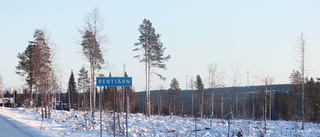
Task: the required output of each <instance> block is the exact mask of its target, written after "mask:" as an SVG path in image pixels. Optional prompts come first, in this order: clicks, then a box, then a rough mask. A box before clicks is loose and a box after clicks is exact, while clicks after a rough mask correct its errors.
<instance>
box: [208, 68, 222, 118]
mask: <svg viewBox="0 0 320 137" xmlns="http://www.w3.org/2000/svg"><path fill="white" fill-rule="evenodd" d="M208 71H209V88H210V89H211V118H213V115H214V114H213V113H214V94H215V89H216V88H218V87H221V86H223V82H222V79H223V76H222V75H223V72H219V71H218V65H217V64H214V63H210V64H208Z"/></svg>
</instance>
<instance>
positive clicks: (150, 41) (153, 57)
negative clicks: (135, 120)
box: [133, 19, 170, 116]
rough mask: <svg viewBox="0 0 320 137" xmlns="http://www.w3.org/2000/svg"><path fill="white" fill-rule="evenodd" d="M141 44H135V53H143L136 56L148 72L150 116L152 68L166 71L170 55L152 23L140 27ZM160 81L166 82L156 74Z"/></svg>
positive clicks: (146, 21) (148, 110)
mask: <svg viewBox="0 0 320 137" xmlns="http://www.w3.org/2000/svg"><path fill="white" fill-rule="evenodd" d="M139 32H140V34H141V35H140V36H139V39H138V40H139V42H138V43H135V44H134V45H135V46H138V47H137V48H135V49H134V50H133V51H142V52H141V54H139V55H136V56H135V58H138V59H139V60H140V62H144V63H145V67H146V68H145V71H146V101H147V102H146V104H147V108H146V109H147V115H148V116H150V87H151V86H150V77H151V67H155V68H161V69H164V70H166V68H167V65H166V64H165V62H166V61H168V60H169V59H170V55H167V56H165V55H164V50H165V49H166V48H164V47H163V44H162V42H161V41H160V36H161V35H160V34H157V33H156V31H155V29H154V28H153V26H152V23H151V22H150V21H149V20H147V19H144V20H143V23H142V24H141V25H140V27H139ZM154 74H156V75H157V76H159V77H160V79H162V80H165V77H163V76H162V75H161V74H159V73H155V72H154Z"/></svg>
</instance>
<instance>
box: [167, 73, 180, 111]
mask: <svg viewBox="0 0 320 137" xmlns="http://www.w3.org/2000/svg"><path fill="white" fill-rule="evenodd" d="M180 95H181V89H180V88H179V82H178V80H177V79H176V78H173V79H172V80H171V84H170V89H169V98H170V102H171V105H172V106H173V114H174V115H177V114H176V106H177V105H179V104H180Z"/></svg>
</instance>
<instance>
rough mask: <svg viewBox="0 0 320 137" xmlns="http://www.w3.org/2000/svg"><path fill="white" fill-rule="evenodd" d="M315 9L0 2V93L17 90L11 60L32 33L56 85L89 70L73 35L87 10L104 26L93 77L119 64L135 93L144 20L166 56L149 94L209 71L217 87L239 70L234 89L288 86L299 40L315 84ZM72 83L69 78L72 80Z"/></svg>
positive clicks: (276, 4) (140, 79)
mask: <svg viewBox="0 0 320 137" xmlns="http://www.w3.org/2000/svg"><path fill="white" fill-rule="evenodd" d="M319 6H320V1H316V0H314V1H308V0H307V1H298V0H283V1H252V0H244V1H182V0H181V1H111V2H110V1H84V0H80V1H78V0H77V1H76V0H70V1H49V2H48V1H32V0H31V1H3V2H2V3H1V5H0V17H1V22H0V28H1V33H0V38H1V40H0V47H1V50H0V62H1V67H0V74H1V75H2V78H3V81H4V87H3V88H14V87H15V88H20V87H21V86H22V85H24V83H25V82H24V81H23V79H22V78H21V77H19V76H18V75H17V74H15V66H16V65H17V64H18V59H17V57H16V56H17V54H18V52H20V53H21V52H23V51H24V50H25V49H26V47H27V45H28V41H30V40H32V39H33V38H32V37H33V32H34V30H35V29H38V28H39V29H45V30H46V32H48V33H49V35H50V39H51V41H52V43H54V49H55V52H56V62H55V63H56V66H57V68H59V69H60V74H61V75H62V76H61V80H62V84H63V85H64V88H65V89H66V84H67V81H68V79H69V76H70V72H71V70H73V71H74V72H75V73H78V72H79V70H80V68H81V67H82V66H83V65H84V66H85V67H86V68H87V69H89V67H88V66H89V63H88V62H87V61H86V60H85V59H84V57H83V56H82V54H81V46H80V45H79V44H78V42H79V41H80V39H81V36H80V34H79V33H78V29H79V28H81V27H82V26H83V25H84V18H85V17H86V15H87V14H88V13H90V12H91V11H92V10H93V9H94V8H99V10H100V13H101V17H102V19H103V21H104V29H103V34H104V35H106V36H107V37H108V42H107V43H105V44H103V48H104V50H105V52H104V53H105V55H104V57H105V60H106V61H108V62H109V64H110V65H109V66H108V67H106V68H105V69H103V70H102V71H101V73H104V74H105V75H108V73H109V72H111V73H112V75H113V76H122V75H123V64H125V65H126V71H127V72H128V75H129V76H131V77H133V86H134V88H135V89H136V90H137V91H141V90H144V89H145V73H144V64H142V63H139V61H138V60H137V59H134V58H133V57H134V56H135V55H136V53H134V52H132V50H133V49H134V46H133V45H134V43H136V42H138V37H139V35H140V34H139V32H138V27H139V25H140V24H141V23H142V21H143V19H145V18H146V19H149V20H150V21H151V22H152V23H153V26H154V28H155V29H156V31H157V33H159V34H161V35H162V36H161V41H162V42H163V44H164V46H165V47H166V48H167V49H166V51H165V53H166V54H170V55H171V57H172V58H171V59H170V60H169V62H168V63H167V65H168V70H166V71H163V70H158V69H157V70H156V71H157V72H159V73H161V74H163V75H164V76H166V77H167V80H166V81H161V80H158V79H157V78H156V77H154V78H152V89H158V88H159V86H160V85H162V86H163V87H164V88H169V85H170V82H171V80H172V78H177V80H178V81H179V82H180V87H181V88H182V89H185V87H186V83H185V81H186V75H188V78H190V77H195V76H196V75H198V74H199V75H200V76H201V77H202V79H203V81H204V82H205V86H206V87H208V86H207V82H208V70H207V66H208V64H209V63H216V64H217V65H218V69H219V70H220V71H225V76H224V77H225V78H224V84H225V85H226V86H230V85H232V84H231V83H232V80H231V79H229V77H228V75H229V76H232V73H231V69H230V65H233V66H236V65H239V66H240V69H239V72H240V75H241V78H240V80H239V81H240V83H241V85H247V73H246V72H247V70H248V69H249V71H250V85H259V84H263V83H262V82H261V81H259V80H257V79H256V78H255V77H257V76H259V77H261V78H262V77H266V76H270V77H273V78H274V83H275V84H284V83H289V79H288V77H289V75H290V73H291V72H292V70H293V69H298V66H299V64H298V63H297V61H296V60H297V58H296V55H297V54H298V53H297V52H296V50H295V49H296V46H297V44H296V41H297V37H298V36H299V35H300V33H301V32H303V33H304V36H305V38H306V41H307V46H308V47H307V53H306V54H307V72H306V73H307V76H313V77H320V76H319V75H320V74H319V69H320V64H319V61H318V59H319V58H320V54H318V52H319V51H320V39H319V36H320V25H319V24H320V17H319V13H320V9H319ZM75 76H76V78H77V75H75Z"/></svg>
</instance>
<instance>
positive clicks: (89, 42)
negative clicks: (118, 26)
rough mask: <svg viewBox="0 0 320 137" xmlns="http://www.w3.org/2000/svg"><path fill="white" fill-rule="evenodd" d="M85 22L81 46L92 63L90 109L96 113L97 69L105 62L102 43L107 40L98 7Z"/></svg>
mask: <svg viewBox="0 0 320 137" xmlns="http://www.w3.org/2000/svg"><path fill="white" fill-rule="evenodd" d="M85 24H86V26H85V27H84V28H83V30H81V31H80V33H81V35H82V41H81V46H82V51H83V55H84V56H85V57H86V58H87V59H88V61H89V63H90V75H91V78H90V80H91V83H90V110H92V113H94V109H95V108H96V103H95V102H96V96H95V95H96V90H95V89H96V88H95V71H96V70H100V69H101V68H102V65H103V64H104V59H103V56H102V52H101V49H100V45H101V44H102V43H103V42H104V41H105V39H104V37H103V36H101V35H100V33H99V32H101V30H102V29H103V23H102V20H101V17H100V13H99V10H98V9H94V10H93V11H92V13H90V14H88V16H87V17H86V18H85ZM92 94H93V99H92ZM92 116H94V115H92Z"/></svg>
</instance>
